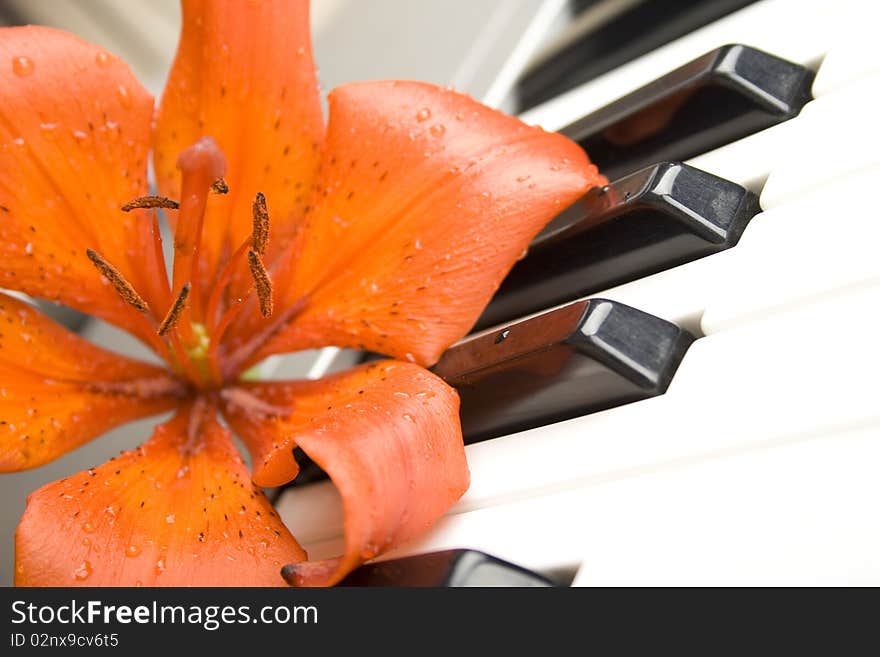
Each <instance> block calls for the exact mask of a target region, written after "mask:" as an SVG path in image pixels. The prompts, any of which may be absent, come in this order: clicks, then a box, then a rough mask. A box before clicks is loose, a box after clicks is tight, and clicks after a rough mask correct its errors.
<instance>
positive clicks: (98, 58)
mask: <svg viewBox="0 0 880 657" xmlns="http://www.w3.org/2000/svg"><path fill="white" fill-rule="evenodd" d="M95 63H96V64H97V65H98V66H100V67H101V68H107V67H108V66H110V55H108V54H107V53H106V52H104V51H103V50H101V51H99V52H98V53H97V54H96V55H95Z"/></svg>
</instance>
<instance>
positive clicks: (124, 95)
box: [116, 84, 131, 109]
mask: <svg viewBox="0 0 880 657" xmlns="http://www.w3.org/2000/svg"><path fill="white" fill-rule="evenodd" d="M116 93H117V94H118V95H119V104H120V105H122V107H124V108H125V109H130V108H131V96H130V95H129V93H128V89H126V88H125V87H124V86H123V85H121V84H120V85H119V87H117V89H116Z"/></svg>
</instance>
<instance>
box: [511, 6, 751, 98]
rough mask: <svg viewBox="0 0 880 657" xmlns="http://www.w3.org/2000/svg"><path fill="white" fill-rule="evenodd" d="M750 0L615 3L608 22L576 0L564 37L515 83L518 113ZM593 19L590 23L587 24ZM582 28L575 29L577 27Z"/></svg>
mask: <svg viewBox="0 0 880 657" xmlns="http://www.w3.org/2000/svg"><path fill="white" fill-rule="evenodd" d="M752 2H754V0H675V1H674V2H672V1H670V0H641V1H640V2H635V3H618V6H619V7H621V10H620V11H613V10H612V11H611V13H610V14H609V13H608V11H607V10H608V5H609V4H610V3H607V2H606V3H601V4H604V5H605V6H604V7H600V8H599V10H600V11H604V12H605V16H606V17H607V20H604V21H598V25H597V21H596V20H595V12H594V15H593V16H589V15H587V12H589V10H590V9H591V8H592V7H593V6H594V5H596V4H600V3H595V2H590V1H587V2H584V1H583V0H575V2H574V3H572V4H574V5H575V8H576V9H579V10H580V11H578V12H577V15H576V16H575V17H574V18H573V19H572V21H571V28H570V29H569V31H568V34H566V35H564V37H563V38H562V39H561V42H557V44H556V46H555V47H553V48H552V49H551V50H550V52H548V53H547V54H546V55H545V56H543V57H541V58H540V59H539V60H538V61H536V62H535V63H534V64H532V65H531V66H530V67H529V69H528V70H527V71H526V73H525V74H524V75H523V76H522V77H521V79H520V80H519V81H518V82H517V86H516V97H517V101H518V103H519V109H520V111H522V110H525V109H528V108H529V107H533V106H535V105H538V104H540V103H543V102H544V101H547V100H550V99H551V98H555V97H556V96H558V95H559V94H561V93H564V92H566V91H568V90H569V89H573V88H575V87H577V86H579V85H581V84H583V83H585V82H588V81H590V80H592V79H593V78H596V77H599V76H600V75H602V74H603V73H607V72H608V71H611V70H612V69H615V68H617V67H618V66H621V65H623V64H625V63H626V62H628V61H630V60H633V59H635V58H637V57H640V56H641V55H644V54H645V53H648V52H650V51H652V50H655V49H656V48H659V47H660V46H662V45H663V44H665V43H669V42H670V41H672V40H674V39H677V38H678V37H680V36H684V35H685V34H688V33H690V32H693V31H694V30H696V29H698V28H700V27H702V26H703V25H708V24H709V23H712V22H714V21H716V20H718V19H719V18H721V17H722V16H726V15H727V14H729V13H731V12H733V11H736V10H737V9H740V8H742V7H744V6H746V5H748V4H751V3H752ZM591 19H592V20H591ZM579 25H582V26H584V28H583V29H578V26H579Z"/></svg>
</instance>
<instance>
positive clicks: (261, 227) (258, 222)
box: [252, 192, 269, 256]
mask: <svg viewBox="0 0 880 657" xmlns="http://www.w3.org/2000/svg"><path fill="white" fill-rule="evenodd" d="M253 215H254V228H253V233H252V241H253V246H254V251H256V252H257V253H259V254H260V255H261V256H263V255H266V245H267V244H268V243H269V209H268V208H267V207H266V195H265V194H263V192H257V195H256V197H255V198H254V205H253Z"/></svg>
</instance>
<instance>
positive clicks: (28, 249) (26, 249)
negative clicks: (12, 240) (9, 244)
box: [24, 242, 34, 413]
mask: <svg viewBox="0 0 880 657" xmlns="http://www.w3.org/2000/svg"><path fill="white" fill-rule="evenodd" d="M24 252H25V253H27V254H28V255H31V254H32V253H33V252H34V245H33V244H31V243H30V242H28V243H27V244H25V245H24ZM30 410H33V409H30ZM28 413H30V411H28Z"/></svg>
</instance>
